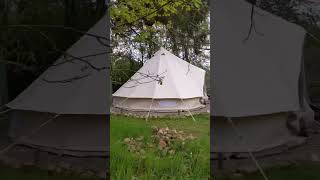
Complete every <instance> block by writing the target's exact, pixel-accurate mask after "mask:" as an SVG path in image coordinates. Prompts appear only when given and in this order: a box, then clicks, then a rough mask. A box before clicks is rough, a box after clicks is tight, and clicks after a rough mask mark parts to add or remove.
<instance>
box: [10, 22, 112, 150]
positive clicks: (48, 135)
mask: <svg viewBox="0 0 320 180" xmlns="http://www.w3.org/2000/svg"><path fill="white" fill-rule="evenodd" d="M108 31H109V30H108V28H107V16H105V17H103V18H102V19H101V20H100V21H99V22H98V23H97V24H95V25H94V26H93V27H92V28H91V29H90V30H89V31H88V33H87V34H85V35H84V36H83V37H81V39H80V40H79V41H77V42H76V43H75V44H74V45H73V46H71V47H70V48H69V49H68V50H67V51H66V54H67V55H65V56H62V57H61V58H60V59H58V60H57V61H56V63H54V65H52V66H51V67H49V69H47V70H46V71H45V72H44V73H43V74H42V75H40V77H39V78H38V79H36V80H35V81H34V82H33V83H32V84H31V85H30V86H29V87H28V88H27V89H26V90H25V91H23V92H22V93H21V94H20V95H19V96H18V97H16V99H14V100H13V101H12V102H10V103H8V104H7V107H9V108H11V109H12V111H11V112H10V120H11V128H10V133H9V134H10V137H11V138H12V139H13V140H14V141H15V142H17V143H18V144H23V145H28V146H33V147H37V148H41V149H44V150H47V151H52V152H58V153H62V154H64V153H65V154H71V155H77V156H91V155H94V156H96V155H98V156H105V155H107V153H108V149H109V147H108V144H109V143H108V141H109V139H108V138H107V137H108V134H107V133H108V129H109V128H108V126H109V123H108V120H107V116H108V114H109V109H108V104H107V100H108V96H109V94H108V93H110V91H109V88H107V87H108V86H107V82H108V79H107V68H106V67H107V66H108V64H107V62H108V61H107V58H108V56H107V51H108V47H107V46H106V44H108V42H107V41H108V40H107V39H106V38H108V34H109V32H108ZM90 34H92V35H97V36H99V37H100V38H96V37H93V36H91V35H90ZM103 37H104V38H103ZM76 58H81V59H76ZM56 114H58V115H59V116H58V117H57V118H56V119H54V120H52V122H49V123H48V124H46V125H45V126H43V127H42V128H41V129H40V130H39V131H38V132H36V133H35V134H33V135H31V136H27V137H24V138H21V137H22V136H25V135H28V133H30V132H32V131H33V129H35V128H37V127H39V126H41V125H42V123H44V122H46V121H47V120H48V119H50V118H52V117H53V116H55V115H56Z"/></svg>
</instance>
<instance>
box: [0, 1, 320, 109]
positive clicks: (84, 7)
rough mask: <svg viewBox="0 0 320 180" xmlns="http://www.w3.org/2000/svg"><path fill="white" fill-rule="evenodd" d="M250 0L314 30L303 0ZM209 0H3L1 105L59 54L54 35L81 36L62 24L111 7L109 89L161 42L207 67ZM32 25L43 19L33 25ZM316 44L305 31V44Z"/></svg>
mask: <svg viewBox="0 0 320 180" xmlns="http://www.w3.org/2000/svg"><path fill="white" fill-rule="evenodd" d="M248 1H249V2H252V3H256V5H257V6H259V7H261V8H263V9H265V10H267V11H269V12H272V13H274V14H276V15H279V16H281V17H283V18H285V19H287V20H289V21H291V22H293V23H297V24H299V25H301V26H303V27H305V28H306V29H307V30H308V31H310V32H311V33H312V34H314V35H316V36H319V33H318V32H319V27H318V24H319V20H320V18H319V15H320V13H319V12H318V11H319V10H318V9H314V8H312V7H313V4H312V2H309V1H308V0H248ZM208 2H209V1H208V0H121V1H114V0H112V1H111V2H110V5H107V3H106V2H105V0H2V1H0V104H3V103H5V102H7V101H8V100H11V99H13V98H14V97H15V96H16V95H18V94H19V93H20V92H21V91H22V90H24V89H25V88H26V87H27V86H28V85H29V84H30V83H31V82H32V81H33V80H34V79H35V78H37V77H38V76H39V75H40V74H41V73H42V72H43V71H44V70H45V69H47V68H48V67H49V66H50V65H51V64H52V63H53V62H54V61H56V60H57V58H58V57H59V56H61V52H58V51H55V50H54V49H53V48H52V42H54V44H55V46H56V47H58V48H59V50H61V51H65V50H66V49H67V48H68V47H70V46H71V45H72V44H73V43H75V42H76V41H77V40H78V39H79V38H80V37H81V36H82V35H83V34H82V33H79V32H76V31H73V30H70V29H68V28H63V27H72V28H74V29H77V30H81V31H83V32H85V31H87V30H88V29H89V28H90V27H91V26H93V25H94V24H95V23H96V22H97V21H98V20H99V19H100V18H101V17H102V16H103V15H105V13H106V10H107V9H108V8H110V9H109V10H110V16H111V25H112V27H111V30H112V37H111V40H112V41H111V42H112V43H111V45H112V54H111V57H112V58H111V60H112V61H111V65H112V66H111V67H112V71H111V79H112V82H113V90H116V89H118V88H119V87H120V86H121V85H122V84H123V83H124V82H126V81H127V80H128V79H129V78H130V77H131V76H132V75H133V73H134V72H135V71H136V70H138V69H139V68H140V67H141V66H142V65H143V63H144V62H145V61H146V60H148V59H149V58H150V57H151V56H152V55H153V53H154V52H155V51H157V50H158V48H159V47H160V46H163V47H164V48H166V49H168V50H170V51H172V52H173V53H174V54H176V55H177V56H179V57H181V58H182V59H184V60H186V61H188V62H190V63H192V64H195V65H197V66H200V67H202V68H204V69H206V70H207V71H208V72H209V60H210V57H209V51H210V45H209V35H210V29H209V8H208V7H209V6H208ZM301 7H304V8H303V9H304V11H301ZM248 21H249V22H250V21H252V19H248ZM30 25H41V26H38V27H36V26H32V28H30ZM53 25H54V26H53ZM39 31H41V32H44V33H45V34H46V36H47V37H48V38H49V39H50V40H51V42H48V39H44V38H43V36H41V34H40V33H39ZM248 31H249V27H248ZM318 44H319V43H318V42H317V41H316V40H314V38H310V37H309V40H308V44H307V45H308V46H315V45H318ZM7 92H8V94H7Z"/></svg>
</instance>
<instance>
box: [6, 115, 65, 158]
mask: <svg viewBox="0 0 320 180" xmlns="http://www.w3.org/2000/svg"><path fill="white" fill-rule="evenodd" d="M59 116H60V114H56V115H54V116H53V117H52V118H50V119H48V120H47V121H45V122H44V123H42V124H41V125H40V126H38V127H37V128H36V129H34V130H33V131H31V132H30V134H27V135H24V136H21V137H19V138H18V141H19V140H20V139H23V138H26V137H28V136H31V135H33V134H35V133H37V132H38V131H39V130H40V129H41V128H42V127H44V126H46V125H47V124H49V123H50V122H52V121H53V120H54V119H56V118H58V117H59ZM18 141H14V142H13V143H11V144H9V145H7V146H5V147H2V148H1V150H0V155H2V154H3V153H6V152H7V151H8V150H10V149H11V148H13V147H14V146H16V145H17V144H19V142H18Z"/></svg>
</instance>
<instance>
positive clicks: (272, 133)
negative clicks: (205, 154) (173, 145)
mask: <svg viewBox="0 0 320 180" xmlns="http://www.w3.org/2000/svg"><path fill="white" fill-rule="evenodd" d="M213 2H214V3H213V9H214V11H213V20H212V21H211V23H212V25H211V26H212V27H214V30H213V32H214V35H213V37H212V40H213V41H214V46H213V49H214V54H213V55H214V56H213V59H214V60H213V62H212V68H211V69H212V71H213V82H212V84H213V86H212V93H213V94H212V102H211V113H212V114H211V116H212V117H213V119H212V123H211V124H212V131H211V137H212V138H211V147H212V148H211V152H212V153H219V152H220V153H221V152H222V153H239V154H241V153H247V152H248V151H249V152H250V151H251V152H256V153H258V152H267V151H268V150H276V149H277V148H279V147H284V146H291V145H293V144H299V143H301V142H303V141H304V138H302V137H299V136H297V135H296V134H293V133H292V132H291V131H290V130H289V128H288V124H290V122H291V121H293V122H295V123H296V124H294V123H293V124H291V125H293V126H294V127H295V126H297V127H298V126H299V123H298V122H299V121H298V119H299V117H301V118H302V119H304V120H312V119H313V112H312V110H311V109H310V107H309V105H308V103H307V100H308V98H307V92H306V91H305V82H304V67H303V45H304V39H305V36H306V31H305V30H304V29H303V28H301V27H299V26H297V25H295V24H292V23H290V22H287V21H285V20H284V19H281V18H280V17H277V16H275V15H273V14H271V13H268V12H266V11H264V10H261V9H259V8H258V7H255V9H254V17H253V19H254V27H253V28H252V31H251V32H250V26H251V9H252V5H251V4H250V3H248V2H246V1H245V0H232V1H225V0H215V1H213ZM292 115H296V116H292ZM234 127H236V129H237V131H238V132H237V131H236V130H235V129H234ZM239 136H241V137H242V138H240V137H239ZM270 152H271V151H270Z"/></svg>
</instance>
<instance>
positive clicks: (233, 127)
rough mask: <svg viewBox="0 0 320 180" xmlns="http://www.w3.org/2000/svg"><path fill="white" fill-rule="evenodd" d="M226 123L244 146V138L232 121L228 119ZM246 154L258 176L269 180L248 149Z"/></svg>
mask: <svg viewBox="0 0 320 180" xmlns="http://www.w3.org/2000/svg"><path fill="white" fill-rule="evenodd" d="M227 121H228V123H230V124H231V126H232V129H233V130H234V132H235V133H236V134H237V136H238V137H239V139H240V140H241V141H242V142H243V143H244V144H245V145H246V143H245V142H244V138H243V136H242V135H241V133H240V132H239V130H238V128H237V127H236V125H235V124H234V122H233V121H232V119H231V118H230V117H228V118H227ZM247 151H248V154H249V156H250V158H251V159H252V161H253V162H254V163H255V165H256V167H257V168H258V170H259V172H260V174H261V175H262V176H263V178H264V180H269V178H268V177H267V175H266V173H265V171H264V170H263V169H262V167H261V166H260V164H259V162H258V161H257V159H256V158H255V157H254V155H253V153H252V151H251V150H250V149H247Z"/></svg>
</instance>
